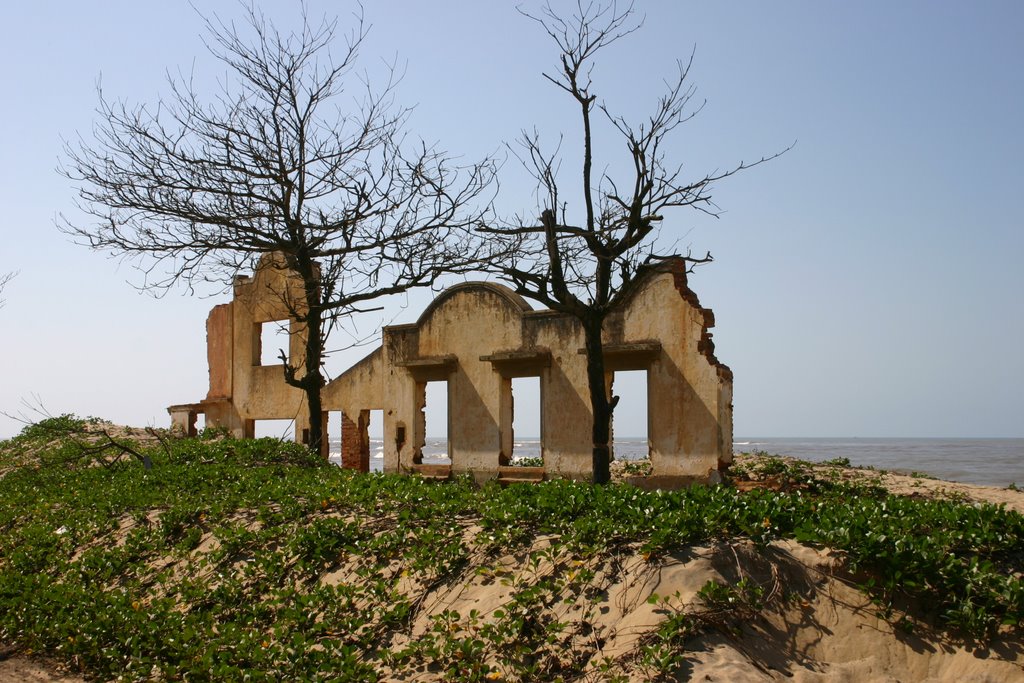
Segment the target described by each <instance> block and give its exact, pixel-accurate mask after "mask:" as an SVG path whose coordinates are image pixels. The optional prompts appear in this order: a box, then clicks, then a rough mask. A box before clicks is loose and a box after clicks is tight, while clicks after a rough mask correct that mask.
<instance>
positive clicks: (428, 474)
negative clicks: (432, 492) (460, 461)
mask: <svg viewBox="0 0 1024 683" xmlns="http://www.w3.org/2000/svg"><path fill="white" fill-rule="evenodd" d="M412 471H413V472H415V473H416V474H418V475H420V476H421V477H423V478H424V479H437V480H439V481H441V480H444V479H448V478H450V477H451V476H452V466H451V465H413V466H412Z"/></svg>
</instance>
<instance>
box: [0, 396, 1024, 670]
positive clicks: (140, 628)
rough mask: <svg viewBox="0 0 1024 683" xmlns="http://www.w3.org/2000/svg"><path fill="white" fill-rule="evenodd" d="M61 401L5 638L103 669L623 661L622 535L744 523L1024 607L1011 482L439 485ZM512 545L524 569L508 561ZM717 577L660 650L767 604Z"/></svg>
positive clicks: (37, 463) (8, 515)
mask: <svg viewBox="0 0 1024 683" xmlns="http://www.w3.org/2000/svg"><path fill="white" fill-rule="evenodd" d="M57 419H59V420H60V421H61V424H59V425H51V426H50V427H52V428H46V429H42V428H36V427H32V428H27V429H26V430H25V432H23V434H22V435H20V436H19V437H16V438H15V439H12V440H9V441H6V442H2V443H0V471H2V472H3V475H2V477H0V643H3V644H6V645H14V646H16V647H17V648H19V649H20V650H21V651H23V652H45V653H47V654H49V655H50V656H53V657H56V658H58V659H60V660H63V661H65V662H68V663H72V662H74V663H77V665H79V666H80V667H82V668H83V669H84V670H85V671H87V672H88V674H89V676H90V677H94V678H97V679H101V680H107V679H113V678H117V677H121V679H122V680H151V679H168V680H179V679H185V678H189V679H195V680H223V681H228V680H242V679H243V678H244V679H247V680H281V679H286V678H287V679H299V680H332V681H333V680H342V681H346V680H347V681H373V680H383V679H387V678H388V677H390V676H392V675H399V674H401V675H411V674H412V673H415V672H417V671H428V672H433V673H434V674H435V675H437V676H439V677H442V678H447V679H449V680H462V681H470V680H497V679H501V680H523V681H525V680H538V679H545V680H574V679H578V678H580V677H582V676H584V675H592V674H593V672H595V671H598V672H603V673H606V674H607V676H608V677H610V678H612V677H614V676H616V675H620V674H622V669H621V666H622V662H611V661H601V660H600V643H598V642H596V638H597V636H596V634H594V633H592V632H591V631H590V630H588V629H589V628H590V627H589V623H590V621H591V619H590V617H589V616H588V615H592V614H593V613H594V611H595V610H596V609H598V608H599V607H600V605H601V604H602V600H604V599H606V595H605V594H604V593H603V592H602V590H603V588H602V585H603V584H602V583H601V582H602V581H606V580H607V575H608V573H609V572H614V571H615V567H616V562H617V561H618V560H617V558H621V557H624V556H630V557H632V556H636V555H642V556H643V557H644V558H646V560H647V561H648V562H649V563H651V564H652V566H656V565H655V563H657V562H658V561H659V559H660V558H663V557H665V556H667V555H669V554H672V553H677V552H679V551H681V550H683V549H686V548H688V547H690V546H693V545H695V544H704V543H709V542H715V541H727V540H730V539H750V540H752V541H754V542H755V543H758V544H761V543H767V542H769V541H771V540H773V539H779V538H792V539H796V540H798V541H800V542H803V543H809V544H813V545H818V546H826V547H830V548H835V549H839V550H841V551H843V552H844V553H845V556H846V558H847V562H848V566H849V569H850V570H851V571H854V572H857V575H858V576H863V577H864V580H863V584H864V586H863V587H864V589H865V590H866V591H868V592H869V593H870V595H872V596H873V598H874V599H875V600H876V601H877V603H878V605H879V607H880V609H881V610H882V611H883V612H885V611H886V610H889V609H890V608H891V607H892V606H893V605H894V603H895V602H896V601H906V600H910V601H913V600H914V599H920V601H921V602H922V603H923V604H928V605H933V606H934V608H935V610H936V612H935V615H934V616H935V617H936V618H937V620H938V623H939V624H940V625H944V626H945V628H946V629H947V630H948V631H949V633H950V634H951V635H953V636H967V637H971V638H978V639H987V638H991V637H992V636H994V635H995V634H996V633H997V632H998V631H999V630H1000V629H1001V628H1002V629H1006V630H1009V631H1011V632H1013V633H1014V634H1019V632H1020V629H1021V624H1022V619H1024V586H1022V580H1021V573H1022V571H1024V543H1022V539H1024V518H1022V517H1021V516H1020V515H1018V514H1015V513H1012V512H1009V511H1007V510H1005V509H1003V508H999V507H995V506H992V505H966V504H962V503H957V502H949V501H924V500H914V499H909V498H899V497H895V496H890V495H887V494H884V493H883V492H880V491H879V490H878V489H876V488H872V487H860V488H858V487H855V486H851V485H849V484H844V483H842V482H841V481H838V480H834V481H833V480H816V479H813V478H810V477H808V476H807V475H806V473H803V472H794V471H791V470H785V469H784V468H783V470H780V472H779V473H781V474H785V475H787V476H791V477H793V478H797V477H799V479H800V481H801V482H802V485H801V487H800V488H798V489H795V490H790V491H765V490H758V491H751V492H747V493H741V492H738V491H736V490H734V489H732V488H729V487H724V486H717V487H701V486H697V487H693V488H690V489H687V490H682V491H674V492H646V491H643V490H640V489H638V488H635V487H631V486H621V485H609V486H601V487H595V486H590V485H586V484H581V483H574V482H569V481H550V482H546V483H543V484H541V485H513V486H508V487H504V488H503V487H500V486H498V485H497V484H489V485H486V486H483V487H476V486H474V485H473V484H472V482H471V481H469V480H468V479H460V480H457V481H454V482H450V483H447V484H443V485H438V484H435V483H432V482H427V481H424V480H422V479H419V478H414V477H405V476H392V475H379V474H377V475H361V474H356V473H353V472H351V471H347V470H342V469H339V468H336V467H333V466H329V465H326V464H324V463H323V462H322V461H321V460H320V459H319V458H316V457H315V456H313V455H311V454H310V453H309V452H308V451H306V450H305V449H303V448H302V447H300V446H297V445H295V444H284V443H280V442H278V441H274V440H268V439H263V440H245V441H240V440H232V439H228V438H224V437H223V435H220V434H213V435H211V436H212V437H213V439H212V440H204V439H201V438H200V439H170V438H168V439H164V440H162V441H159V442H145V443H142V442H140V443H137V444H135V445H134V446H133V448H136V449H137V450H139V452H142V453H144V454H145V455H147V456H148V457H149V458H150V460H151V462H152V467H151V468H150V469H146V468H145V467H143V466H142V464H141V463H140V462H139V461H137V460H134V459H124V460H120V461H117V462H112V463H109V462H108V463H107V464H106V466H103V467H97V466H92V465H91V464H90V463H89V462H88V460H87V459H82V458H57V457H55V456H54V454H55V453H56V452H57V451H61V449H73V448H74V443H73V442H72V441H68V440H65V439H62V438H60V437H59V436H58V437H56V438H55V437H54V433H55V428H56V427H60V428H65V427H67V428H74V429H80V428H81V426H82V425H81V424H80V422H79V421H76V420H77V419H76V418H72V417H69V416H65V417H62V418H57ZM66 454H67V453H65V455H66ZM787 467H790V466H787ZM775 469H779V468H778V467H776V468H775ZM539 538H545V539H548V545H547V546H546V547H538V545H537V541H538V539H539ZM509 554H513V555H515V556H517V557H523V558H524V559H523V561H522V564H521V566H519V567H518V568H517V570H516V571H514V572H510V571H509V570H507V569H503V568H501V567H497V566H494V562H495V560H496V559H497V558H499V557H503V556H508V555H509ZM599 568H603V569H601V571H598V569H599ZM602 572H603V574H602ZM601 575H603V576H604V577H605V578H604V579H602V578H601ZM470 581H500V582H502V585H503V586H504V587H505V588H506V589H507V590H508V599H507V600H506V601H505V602H504V603H503V604H502V605H501V607H500V608H497V609H493V610H491V611H490V612H488V613H481V612H478V611H474V610H469V611H467V612H466V613H460V612H457V611H454V610H448V611H442V612H440V613H438V614H435V615H433V616H432V617H431V620H430V625H429V627H428V628H426V630H425V631H422V632H420V631H416V632H414V631H413V627H412V624H413V622H414V620H415V618H416V616H417V615H418V614H426V613H429V612H423V611H422V610H424V609H427V606H426V605H424V604H423V597H424V595H426V594H428V593H430V591H434V590H441V589H444V588H445V587H448V588H451V589H452V590H455V589H456V588H457V587H458V586H460V585H464V584H466V583H467V582H470ZM701 600H702V602H703V604H704V605H705V606H706V607H707V610H712V611H711V612H709V611H707V610H706V611H705V612H704V613H703V616H701V615H700V614H695V613H693V612H690V611H686V610H676V611H672V610H668V608H666V609H667V610H668V611H667V612H666V614H667V616H666V619H665V621H664V622H663V624H662V626H661V627H660V629H659V630H658V631H657V632H656V633H655V634H654V636H652V637H651V638H648V639H647V640H646V641H645V642H644V643H643V644H642V648H641V650H638V653H635V654H636V661H638V662H639V664H638V666H640V667H641V668H644V669H645V670H649V671H651V672H659V671H660V672H662V673H671V671H673V670H675V669H678V666H679V663H680V661H681V660H680V656H681V655H680V653H681V652H682V651H683V650H682V648H683V645H684V644H685V641H686V639H687V638H689V637H690V634H692V633H694V632H695V630H697V629H699V628H701V627H706V626H708V624H711V625H715V624H718V623H723V621H724V620H726V619H727V618H728V616H729V615H730V614H738V613H740V612H736V610H737V609H740V610H747V611H748V612H750V613H752V611H756V609H758V608H759V605H760V596H759V595H758V593H757V587H756V586H754V585H752V584H747V583H743V582H741V583H740V584H737V585H735V586H731V587H730V586H718V585H714V586H707V587H705V590H704V591H702V594H701ZM567 610H576V613H578V614H581V615H582V616H581V617H580V618H578V619H575V620H572V621H570V620H568V619H566V618H565V614H567ZM742 613H747V612H742ZM710 614H714V615H718V616H715V619H717V620H718V621H713V620H712V621H709V619H710V616H709V615H710ZM702 619H703V621H702ZM644 648H646V649H644ZM616 667H619V668H618V669H616ZM588 672H589V673H588Z"/></svg>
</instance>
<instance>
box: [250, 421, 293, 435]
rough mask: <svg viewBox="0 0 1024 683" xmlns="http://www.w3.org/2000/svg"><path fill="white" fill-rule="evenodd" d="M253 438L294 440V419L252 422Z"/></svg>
mask: <svg viewBox="0 0 1024 683" xmlns="http://www.w3.org/2000/svg"><path fill="white" fill-rule="evenodd" d="M253 438H256V439H262V438H271V439H279V440H280V441H294V440H295V419H294V418H292V419H270V420H253Z"/></svg>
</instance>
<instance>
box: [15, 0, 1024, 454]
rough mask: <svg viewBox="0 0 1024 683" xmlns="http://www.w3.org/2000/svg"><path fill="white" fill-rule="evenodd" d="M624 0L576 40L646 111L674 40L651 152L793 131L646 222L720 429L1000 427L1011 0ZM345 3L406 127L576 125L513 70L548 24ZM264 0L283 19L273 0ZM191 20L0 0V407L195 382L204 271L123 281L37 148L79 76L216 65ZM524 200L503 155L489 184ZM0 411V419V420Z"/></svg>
mask: <svg viewBox="0 0 1024 683" xmlns="http://www.w3.org/2000/svg"><path fill="white" fill-rule="evenodd" d="M196 4H197V6H198V7H199V8H200V9H201V10H202V11H204V12H217V13H219V14H220V15H221V16H222V17H224V18H230V17H232V16H238V14H239V13H238V8H237V5H236V4H235V3H234V2H228V1H225V2H220V1H218V2H203V1H202V0H197V2H196ZM308 4H309V6H310V9H311V12H312V13H313V14H319V13H322V12H323V11H325V10H326V11H331V12H345V11H347V10H346V9H345V7H346V5H345V3H335V2H325V1H321V0H310V2H309V3H308ZM636 4H637V7H638V9H639V10H640V11H641V12H642V13H644V14H646V18H647V20H646V24H645V26H644V28H643V29H642V30H641V31H640V32H639V33H638V34H636V35H634V36H632V37H631V38H630V39H628V40H627V41H624V42H622V43H620V44H618V45H617V46H616V47H615V48H614V49H612V50H609V51H608V53H607V54H606V55H605V58H604V60H603V61H601V62H600V63H599V64H598V67H597V70H596V71H595V83H596V87H595V92H597V93H598V95H599V96H600V97H601V98H602V99H604V100H606V101H607V102H608V103H609V104H610V105H611V106H613V107H615V108H618V109H619V110H622V111H624V112H625V113H627V114H633V115H638V114H641V113H643V112H644V111H647V110H648V109H649V106H650V104H651V103H652V102H654V100H655V98H656V97H657V95H658V94H659V92H660V87H661V83H662V79H663V78H665V77H671V75H672V73H673V69H674V64H675V60H676V59H677V58H687V57H688V56H689V54H690V51H691V50H692V49H693V48H694V46H696V57H695V62H694V68H693V71H692V74H691V77H692V78H693V81H694V83H695V84H696V85H697V87H698V96H699V97H700V98H706V99H707V106H706V107H705V109H704V111H703V112H702V113H701V114H700V115H699V116H698V118H697V119H695V120H694V121H692V122H691V123H689V124H687V126H686V127H685V128H684V129H682V130H680V131H679V134H678V135H677V136H676V138H675V139H674V146H673V148H672V149H671V151H670V154H671V156H672V157H673V158H675V159H678V160H679V161H680V162H683V163H685V164H686V165H687V168H690V169H693V172H694V174H702V173H704V172H706V171H709V170H712V169H714V168H716V167H723V168H724V167H727V166H729V165H731V164H735V163H736V162H738V161H740V160H741V159H747V160H750V159H752V158H757V157H759V156H761V155H763V154H770V153H772V152H775V151H777V150H779V149H781V148H783V147H785V146H787V145H788V144H790V143H791V142H792V141H794V140H797V141H798V143H797V145H796V147H795V148H794V149H793V151H791V152H790V153H788V154H786V155H785V156H784V157H783V158H781V159H779V160H777V161H774V162H772V163H771V164H768V165H766V166H763V167H761V168H758V169H755V170H752V171H749V172H747V173H744V174H742V175H741V176H738V177H735V178H732V179H730V180H729V181H727V182H723V183H722V184H720V185H719V187H718V189H717V191H716V193H715V198H716V200H717V203H718V204H719V205H720V206H721V207H722V208H723V209H724V210H725V213H723V215H722V217H721V218H720V219H718V220H710V219H707V218H702V217H701V216H700V215H699V214H696V213H693V214H690V213H677V214H674V215H670V216H669V218H668V220H667V221H666V222H667V224H668V226H667V229H669V230H671V231H672V232H673V233H674V234H676V235H685V239H684V242H683V243H684V245H687V244H688V245H692V246H693V248H694V249H695V250H696V251H703V250H705V249H708V250H711V252H712V253H713V254H714V256H715V258H716V262H715V263H714V264H712V265H710V266H708V267H705V268H702V269H700V270H699V271H698V273H697V274H696V275H695V276H693V278H692V286H693V288H694V289H695V290H696V291H697V293H698V294H699V296H700V298H701V301H702V303H703V304H704V305H705V306H709V307H711V308H713V309H714V311H715V313H716V318H717V321H718V327H717V328H716V330H715V341H716V343H717V347H718V348H717V350H718V355H719V357H720V358H721V359H722V360H723V361H724V362H725V363H727V364H729V365H730V366H731V367H732V368H733V370H734V372H735V376H736V380H735V426H736V430H735V431H736V434H737V435H773V436H973V437H984V436H1016V437H1020V436H1024V388H1022V386H1024V353H1022V348H1024V268H1022V267H1021V264H1020V261H1021V259H1022V257H1024V190H1022V188H1024V165H1022V163H1021V160H1022V159H1024V132H1022V128H1021V127H1022V125H1024V42H1022V41H1021V38H1020V27H1021V26H1024V4H1021V3H1019V2H1015V1H1014V2H981V3H953V2H900V3H891V2H880V1H866V2H857V3H839V2H829V3H823V2H810V1H807V2H786V3H764V2H755V1H747V2H729V3H708V2H702V3H695V2H643V1H642V0H638V2H637V3H636ZM366 5H367V6H366V14H367V17H368V19H369V20H370V22H371V23H372V24H373V29H372V33H371V37H370V40H369V41H368V42H367V44H366V47H365V50H364V53H363V57H364V64H365V65H366V67H367V69H368V70H370V71H371V73H373V72H375V71H376V70H378V65H379V63H380V58H381V57H394V56H397V57H398V59H399V60H400V62H401V63H403V64H406V65H407V68H406V76H405V80H404V81H403V83H402V84H401V86H400V89H399V97H400V99H401V100H402V101H403V102H404V103H407V104H415V105H416V107H417V108H416V111H415V113H414V116H413V118H412V121H411V130H412V131H413V132H414V133H416V134H417V135H420V136H423V137H424V138H426V139H428V140H436V141H438V142H439V143H440V144H441V145H442V146H443V147H446V148H447V149H449V150H452V151H453V152H457V153H460V154H464V155H465V156H466V158H467V159H472V158H475V157H479V156H481V155H483V154H487V153H491V152H495V151H497V150H500V148H501V143H502V142H503V141H505V140H511V139H513V138H514V137H515V136H516V135H517V134H518V131H519V130H520V129H521V128H523V127H533V126H535V125H536V126H537V127H538V129H539V130H540V131H541V133H542V134H544V135H545V138H546V139H548V140H553V139H554V138H555V137H556V136H557V133H558V132H559V131H563V130H564V131H566V132H567V133H569V134H572V133H574V132H575V129H574V128H571V126H572V124H573V123H574V122H575V121H574V119H573V118H572V115H573V110H572V108H571V107H570V106H568V104H567V102H566V101H565V100H564V98H563V97H559V95H558V93H557V91H555V90H554V88H553V86H551V85H549V84H548V83H546V82H545V81H544V80H543V79H542V78H541V76H540V72H541V71H542V70H544V69H549V68H551V67H552V66H553V65H554V61H553V60H554V58H555V53H554V52H553V49H552V46H551V45H550V44H549V43H548V42H547V41H546V39H545V37H544V36H542V35H541V34H540V33H539V32H538V30H537V28H536V27H535V26H534V25H533V24H532V23H531V22H529V21H527V20H525V19H523V18H522V17H520V16H519V15H518V14H516V12H515V11H514V5H513V3H503V2H476V1H464V2H435V3H421V2H398V1H397V0H390V1H385V2H367V3H366ZM264 6H265V7H266V8H267V11H268V12H269V13H271V14H272V15H273V16H275V17H278V23H279V24H280V25H281V26H286V25H288V24H289V22H290V21H292V20H293V19H294V15H295V8H296V7H297V4H296V3H293V2H275V3H264ZM200 28H201V25H200V21H199V19H198V18H197V17H196V15H195V13H194V11H193V10H192V9H191V8H190V7H189V5H188V4H187V3H186V2H184V1H179V0H168V1H166V2H161V3H148V2H147V3H142V2H104V3H81V2H48V3H7V4H5V5H4V8H3V9H2V10H0V53H2V63H3V83H2V89H0V92H3V93H4V98H3V99H4V104H3V106H2V108H0V135H2V145H0V150H2V152H0V153H2V155H3V163H2V164H0V206H2V207H3V211H2V216H3V218H2V219H0V225H2V228H0V230H2V240H0V245H2V246H0V273H3V272H6V271H9V270H19V271H20V275H19V276H18V277H17V279H15V280H14V281H13V282H12V283H11V284H10V285H9V286H8V288H7V290H6V291H5V298H6V299H7V300H8V303H7V306H6V307H5V308H3V309H0V371H2V374H0V410H4V411H7V412H15V413H16V412H19V410H21V408H20V403H21V401H22V400H27V401H30V402H32V401H34V400H35V399H34V397H38V400H39V401H41V402H42V404H43V405H44V406H45V407H46V408H47V409H48V410H49V411H51V412H53V413H60V412H65V411H72V412H76V413H80V414H94V415H98V416H102V417H106V418H108V419H111V420H114V421H117V422H123V423H131V424H139V425H145V424H156V425H164V424H166V423H167V421H168V418H167V414H166V412H165V407H166V406H167V405H168V404H172V403H180V402H187V401H192V400H197V399H199V398H201V397H202V396H204V395H205V391H206V360H205V329H204V321H205V318H206V314H207V311H208V309H209V308H210V307H211V306H212V305H214V304H215V303H219V302H221V301H225V300H226V296H225V295H214V296H212V297H208V298H200V297H189V296H183V295H181V294H180V293H172V294H171V295H169V296H167V297H166V298H164V299H160V300H156V299H153V298H152V297H150V296H147V295H143V294H139V293H138V292H136V291H135V290H134V289H132V287H131V286H129V285H128V284H127V281H130V280H134V279H135V276H134V273H133V272H132V270H131V269H130V268H129V267H127V266H125V265H119V264H118V263H117V262H116V261H112V260H108V259H105V258H104V257H103V256H101V255H99V254H95V253H92V252H90V251H88V250H86V249H84V248H81V247H77V246H74V245H71V244H69V243H68V241H67V239H66V238H65V237H64V236H63V235H61V234H59V233H58V232H57V231H56V229H55V227H54V218H55V216H56V214H57V213H58V212H69V211H72V208H71V200H72V194H73V193H72V188H71V187H70V185H69V183H68V182H67V181H66V180H64V179H63V178H61V177H60V176H59V175H58V174H57V173H56V170H55V168H56V166H57V164H58V161H59V157H60V150H61V137H62V136H64V137H73V136H75V135H76V133H77V132H81V133H83V134H86V135H87V134H88V132H89V130H90V126H91V125H92V121H93V116H94V114H93V111H94V107H95V105H96V92H95V86H96V82H97V79H98V78H99V76H100V75H101V74H102V80H103V87H104V91H105V92H106V93H107V94H108V96H110V97H116V98H124V99H127V100H129V101H135V102H153V101H155V100H156V99H157V98H158V97H159V95H160V94H161V93H164V92H166V83H165V80H164V76H163V75H164V72H165V70H166V69H167V68H172V69H176V68H178V67H182V68H184V69H186V70H187V69H190V68H192V64H193V61H195V69H196V73H197V76H198V77H199V78H200V79H201V82H206V81H212V79H213V78H215V77H216V76H218V75H220V74H221V68H220V67H216V68H215V69H211V66H212V65H211V62H210V60H209V58H208V57H207V55H206V54H205V52H204V49H203V47H202V44H201V43H200V41H199V39H198V34H199V32H200ZM598 144H603V143H602V141H600V140H599V141H598ZM614 144H616V142H615V141H611V142H610V143H608V144H607V145H605V147H604V149H607V150H612V149H613V147H611V146H610V145H614ZM599 163H601V162H600V161H599ZM606 163H614V160H613V159H609V160H608V161H606ZM577 165H578V162H577V161H576V160H575V159H571V158H570V159H566V161H565V164H564V167H565V172H566V173H567V174H568V173H569V172H570V170H571V169H575V167H576V166H577ZM509 166H511V165H509ZM569 177H570V176H569V175H566V180H565V181H564V182H566V183H568V182H569ZM532 201H533V200H532V195H531V193H530V188H529V187H528V186H526V185H524V184H522V183H521V182H520V180H519V179H517V178H516V177H515V176H514V174H512V175H510V177H509V179H508V181H507V182H506V185H505V188H504V191H503V197H502V202H503V203H504V206H506V207H516V206H521V207H525V208H530V207H531V206H532ZM207 294H214V293H213V292H207ZM423 301H424V299H423V297H414V298H413V299H412V300H411V301H410V302H409V308H408V309H406V310H405V311H399V312H397V313H396V315H397V316H398V319H399V320H406V319H410V318H415V317H416V316H417V315H418V313H419V310H420V309H421V307H422V305H423ZM373 324H376V323H374V322H371V321H367V322H365V323H364V331H365V326H372V325H373ZM365 351H366V350H365V349H363V350H357V351H354V352H351V353H350V354H348V355H347V356H342V357H340V358H337V359H335V361H334V362H333V366H334V367H335V368H337V367H343V366H344V365H345V364H346V363H347V362H349V361H351V360H352V359H354V358H357V357H358V356H359V355H361V353H364V352H365ZM624 408H626V406H625V404H623V405H621V406H620V410H623V409H624ZM627 417H628V416H627V415H626V414H625V413H624V414H623V419H626V418H627ZM19 429H20V425H19V424H18V423H16V422H13V421H10V420H8V419H6V418H3V417H0V436H9V435H11V434H14V433H16V432H17V431H18V430H19ZM527 431H528V430H527ZM521 433H522V432H521ZM620 433H621V432H620Z"/></svg>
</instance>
